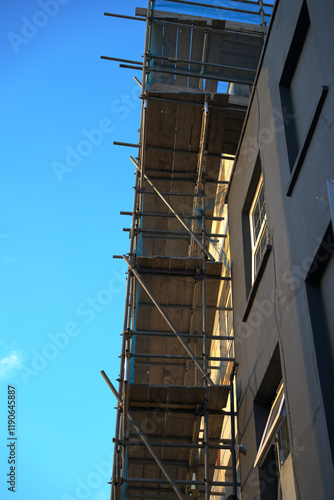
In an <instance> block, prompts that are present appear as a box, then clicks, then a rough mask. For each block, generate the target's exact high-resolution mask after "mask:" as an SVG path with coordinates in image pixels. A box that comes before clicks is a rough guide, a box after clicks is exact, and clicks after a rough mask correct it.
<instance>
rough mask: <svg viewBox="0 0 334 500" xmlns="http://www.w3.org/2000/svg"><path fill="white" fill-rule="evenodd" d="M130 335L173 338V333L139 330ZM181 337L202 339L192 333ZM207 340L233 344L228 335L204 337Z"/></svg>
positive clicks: (232, 339)
mask: <svg viewBox="0 0 334 500" xmlns="http://www.w3.org/2000/svg"><path fill="white" fill-rule="evenodd" d="M131 334H132V335H140V336H143V337H145V336H147V337H173V336H174V334H173V333H169V332H151V331H139V330H136V331H133V332H131ZM181 335H182V337H183V338H184V339H187V340H191V339H193V340H195V339H201V338H202V335H199V334H196V333H192V334H191V335H189V334H188V333H182V334H181ZM206 338H207V339H210V340H231V341H233V342H234V337H232V336H229V335H207V336H206Z"/></svg>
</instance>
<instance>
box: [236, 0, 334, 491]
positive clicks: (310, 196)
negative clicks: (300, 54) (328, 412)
mask: <svg viewBox="0 0 334 500" xmlns="http://www.w3.org/2000/svg"><path fill="white" fill-rule="evenodd" d="M307 5H308V9H309V14H310V19H311V26H310V29H311V33H312V37H313V40H314V44H315V47H316V51H317V55H318V59H317V61H312V68H317V74H316V75H314V81H315V92H321V89H318V85H317V82H318V80H319V75H320V80H321V85H327V86H328V87H329V92H328V95H327V97H326V100H325V102H324V106H323V108H322V111H321V115H320V118H319V120H318V123H317V125H316V128H315V131H314V134H313V137H312V140H311V142H310V145H309V148H308V150H307V154H306V157H305V160H304V162H303V164H302V167H301V170H300V173H299V175H298V178H297V180H296V183H295V185H294V188H293V191H292V194H291V196H287V195H286V193H287V186H288V184H289V181H290V176H291V173H290V167H289V160H288V153H287V145H286V137H285V131H284V120H289V119H290V118H289V117H283V116H282V106H281V97H280V92H279V82H280V79H281V75H282V71H283V68H284V64H285V61H286V57H287V54H288V51H289V47H290V42H291V40H292V37H293V33H294V30H295V26H296V23H297V19H298V16H299V13H300V9H301V6H302V1H301V0H294V1H293V2H291V1H290V0H280V1H279V3H278V6H277V12H276V15H275V19H274V22H273V25H272V27H271V31H270V34H269V38H268V45H267V47H266V52H265V55H264V59H263V62H262V67H261V70H260V74H259V78H258V82H257V90H256V91H255V93H254V95H253V100H252V104H251V109H250V114H249V117H248V121H247V125H246V128H245V134H244V137H243V141H242V144H241V148H240V151H239V155H238V160H237V162H236V168H235V172H234V176H233V179H232V183H231V188H230V193H229V223H230V235H231V256H232V273H233V275H232V277H233V278H232V279H233V302H234V321H235V335H236V356H237V361H238V362H239V369H238V375H237V396H238V405H239V439H240V442H242V443H246V444H247V447H248V452H247V455H246V456H242V457H241V460H240V463H241V483H242V499H243V500H250V499H252V500H255V499H260V498H261V490H264V489H266V488H270V484H269V483H270V481H271V479H270V478H267V480H266V479H263V478H262V480H261V482H260V480H259V473H258V470H257V469H254V468H253V463H254V459H255V455H256V452H257V446H258V442H257V441H258V436H256V432H257V431H256V425H255V417H254V398H255V397H256V395H257V393H258V391H259V388H260V386H261V383H262V381H263V378H264V375H265V373H266V370H267V369H268V366H269V363H270V359H271V356H272V354H273V352H274V349H275V347H276V345H277V344H278V345H279V351H280V359H281V369H282V376H283V381H284V386H285V391H286V394H287V404H288V420H289V426H290V441H292V444H293V451H292V457H293V463H294V473H295V478H296V483H297V490H298V491H297V493H298V492H299V495H300V496H298V494H297V498H301V499H303V500H304V499H314V498H317V499H329V498H332V497H333V491H334V473H333V462H332V455H331V450H330V446H329V441H328V432H327V423H326V419H325V414H324V405H323V400H322V396H321V387H320V382H319V374H318V367H317V362H316V355H315V349H314V343H313V333H312V327H311V322H310V314H309V306H308V300H307V295H306V287H305V277H306V274H307V272H308V270H309V268H310V265H311V263H312V261H313V259H314V256H315V254H316V251H317V249H318V247H319V243H320V242H321V240H322V238H323V236H324V234H325V232H326V229H327V227H328V225H329V223H330V210H329V204H328V199H327V189H326V179H327V178H333V177H334V166H333V158H334V127H333V121H334V116H333V109H334V85H333V79H334V69H333V68H334V44H333V43H331V37H332V35H331V26H330V25H331V22H332V20H333V19H334V4H333V2H332V1H330V0H324V1H322V2H321V4H319V2H317V1H316V0H308V1H307ZM308 77H309V75H308ZM298 118H301V119H302V118H303V117H298ZM259 151H260V158H261V163H262V171H263V175H264V186H265V202H266V211H267V221H268V229H269V236H270V243H271V244H272V250H271V252H270V255H269V259H268V261H267V264H266V267H265V270H264V274H263V277H262V279H261V281H260V284H259V288H258V290H257V293H256V296H255V300H254V302H253V305H252V307H251V309H250V313H249V316H248V319H247V321H246V322H243V321H242V318H243V315H244V312H245V310H246V304H247V299H248V291H247V287H246V283H245V261H244V259H245V249H244V246H243V227H242V209H243V206H244V203H245V200H246V196H247V192H248V189H249V185H250V183H251V179H252V174H253V170H254V166H255V162H256V158H257V156H258V153H259ZM266 483H268V484H266Z"/></svg>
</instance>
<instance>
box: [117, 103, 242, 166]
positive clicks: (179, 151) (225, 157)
mask: <svg viewBox="0 0 334 500" xmlns="http://www.w3.org/2000/svg"><path fill="white" fill-rule="evenodd" d="M157 99H159V100H161V99H160V98H159V97H154V98H151V97H150V100H157ZM166 102H172V103H173V104H175V103H179V104H190V103H187V102H183V101H173V100H171V99H166ZM196 105H197V103H195V104H194V106H196ZM200 106H201V107H203V104H201V105H200ZM209 108H211V106H209ZM216 108H217V106H216ZM224 109H228V110H229V111H242V112H245V110H244V109H239V108H227V107H226V108H224ZM113 145H114V146H126V147H128V148H138V149H140V148H141V147H142V145H141V144H134V143H133V142H120V141H114V142H113ZM145 147H146V149H154V150H156V151H163V152H166V153H173V154H175V153H176V154H186V155H196V156H198V154H199V152H198V151H189V150H187V149H174V148H165V147H163V146H152V145H150V144H146V146H145ZM205 156H207V157H208V158H219V159H220V160H231V161H233V160H234V156H233V155H229V156H228V155H223V154H220V153H205ZM148 170H152V169H148ZM159 171H161V172H162V173H164V172H169V171H168V170H159ZM170 172H173V173H174V171H173V170H172V171H170ZM175 173H176V172H175ZM178 173H180V172H178ZM184 173H185V174H189V172H184Z"/></svg>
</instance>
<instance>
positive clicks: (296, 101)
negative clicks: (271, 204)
mask: <svg viewBox="0 0 334 500" xmlns="http://www.w3.org/2000/svg"><path fill="white" fill-rule="evenodd" d="M279 90H280V96H281V105H282V112H283V115H284V117H285V118H284V124H285V137H286V145H287V152H288V157H289V165H290V171H291V177H290V181H289V185H288V189H287V196H291V193H292V190H293V187H294V185H295V182H296V179H297V177H298V174H299V171H300V170H301V167H302V165H303V162H304V158H305V156H306V153H307V150H308V148H309V145H310V143H311V140H312V137H313V134H314V131H315V128H316V125H317V123H318V120H319V117H320V113H321V110H322V107H323V104H324V102H325V98H326V96H327V92H328V88H327V87H325V86H322V84H321V71H320V69H319V67H318V56H317V49H316V45H315V43H314V39H313V33H312V26H311V21H310V16H309V12H308V8H307V4H306V1H305V0H304V2H303V4H302V8H301V11H300V14H299V18H298V21H297V25H296V28H295V31H294V34H293V37H292V41H291V44H290V48H289V51H288V55H287V58H286V61H285V64H284V68H283V72H282V76H281V79H280V83H279Z"/></svg>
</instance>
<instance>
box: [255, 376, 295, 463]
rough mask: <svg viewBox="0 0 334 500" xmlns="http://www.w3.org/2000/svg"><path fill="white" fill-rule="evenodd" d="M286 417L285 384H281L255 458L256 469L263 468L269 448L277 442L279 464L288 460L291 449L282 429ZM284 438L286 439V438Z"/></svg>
mask: <svg viewBox="0 0 334 500" xmlns="http://www.w3.org/2000/svg"><path fill="white" fill-rule="evenodd" d="M285 417H286V411H285V397H284V391H283V384H282V383H281V385H280V387H279V389H278V391H277V396H276V398H275V400H274V402H273V404H272V407H271V410H270V413H269V417H268V420H267V423H266V427H265V429H264V432H263V436H262V439H261V443H260V446H259V449H258V452H257V455H256V458H255V462H254V467H257V466H258V465H259V466H261V465H262V464H263V461H264V459H265V457H266V455H267V453H268V451H269V448H270V446H271V445H272V444H273V442H274V441H276V445H275V447H276V448H277V450H276V453H277V457H279V462H281V463H282V464H283V463H284V462H285V459H286V458H287V455H288V452H287V450H288V449H289V446H288V445H287V443H288V442H287V441H285V442H284V440H283V432H282V427H281V424H282V420H283V419H285ZM279 435H280V436H279ZM284 437H285V438H286V436H284ZM275 438H276V439H275ZM284 447H285V451H284ZM289 452H290V449H289Z"/></svg>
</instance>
